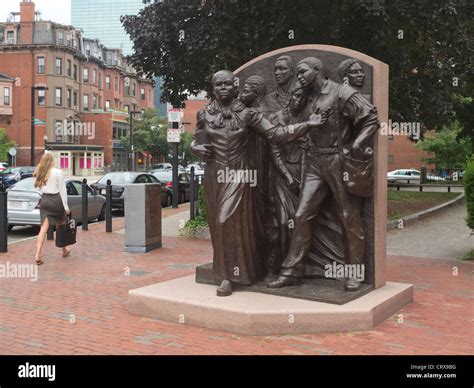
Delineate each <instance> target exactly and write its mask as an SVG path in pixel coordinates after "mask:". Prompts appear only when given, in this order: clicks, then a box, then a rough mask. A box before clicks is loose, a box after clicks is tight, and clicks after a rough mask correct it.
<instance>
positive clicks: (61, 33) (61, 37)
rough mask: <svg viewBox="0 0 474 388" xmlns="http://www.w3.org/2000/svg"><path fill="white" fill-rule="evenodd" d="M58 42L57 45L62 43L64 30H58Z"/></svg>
mask: <svg viewBox="0 0 474 388" xmlns="http://www.w3.org/2000/svg"><path fill="white" fill-rule="evenodd" d="M58 44H59V45H61V46H62V45H64V32H62V31H59V32H58Z"/></svg>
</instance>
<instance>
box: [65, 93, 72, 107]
mask: <svg viewBox="0 0 474 388" xmlns="http://www.w3.org/2000/svg"><path fill="white" fill-rule="evenodd" d="M66 98H67V107H68V108H71V106H72V90H71V89H68V90H67V95H66Z"/></svg>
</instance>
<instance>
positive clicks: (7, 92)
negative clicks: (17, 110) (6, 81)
mask: <svg viewBox="0 0 474 388" xmlns="http://www.w3.org/2000/svg"><path fill="white" fill-rule="evenodd" d="M3 105H4V106H10V88H7V87H5V88H3Z"/></svg>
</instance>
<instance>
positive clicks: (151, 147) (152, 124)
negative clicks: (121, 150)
mask: <svg viewBox="0 0 474 388" xmlns="http://www.w3.org/2000/svg"><path fill="white" fill-rule="evenodd" d="M167 130H168V121H167V119H166V118H163V117H159V116H158V115H157V113H156V111H155V110H153V109H147V110H146V111H145V113H144V114H143V115H142V117H141V118H140V120H133V145H134V148H135V151H140V152H143V151H147V152H149V153H150V154H151V155H152V156H153V157H154V158H155V159H156V160H161V158H163V157H164V158H165V159H167V158H168V154H169V152H170V147H169V144H168V141H167ZM121 142H122V144H123V145H124V146H126V147H127V148H128V147H129V145H130V138H129V136H125V137H122V139H121Z"/></svg>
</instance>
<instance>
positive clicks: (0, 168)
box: [0, 163, 10, 172]
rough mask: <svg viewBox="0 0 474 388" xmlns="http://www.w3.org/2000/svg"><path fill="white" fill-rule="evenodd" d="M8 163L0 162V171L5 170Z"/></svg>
mask: <svg viewBox="0 0 474 388" xmlns="http://www.w3.org/2000/svg"><path fill="white" fill-rule="evenodd" d="M9 166H10V165H9V164H8V163H0V172H2V171H3V170H6V169H7V168H8V167H9Z"/></svg>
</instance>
